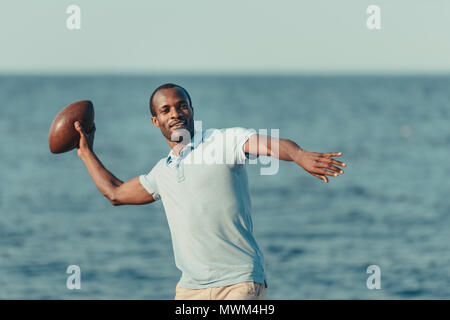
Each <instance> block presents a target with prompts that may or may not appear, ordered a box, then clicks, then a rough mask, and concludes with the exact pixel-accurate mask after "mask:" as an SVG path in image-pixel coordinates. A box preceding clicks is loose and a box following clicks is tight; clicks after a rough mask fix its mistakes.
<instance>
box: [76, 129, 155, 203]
mask: <svg viewBox="0 0 450 320" xmlns="http://www.w3.org/2000/svg"><path fill="white" fill-rule="evenodd" d="M74 126H75V129H76V130H77V131H78V133H79V134H80V142H79V144H78V151H77V152H78V156H79V157H80V158H81V159H82V160H83V162H84V164H85V165H86V168H87V170H88V172H89V174H90V175H91V177H92V180H94V183H95V185H96V186H97V188H98V189H99V190H100V192H101V193H102V194H103V195H104V196H105V197H106V198H107V199H108V200H109V201H110V202H111V204H112V205H114V206H117V205H123V204H146V203H151V202H153V201H155V199H154V198H153V196H152V195H151V194H149V193H148V192H147V190H145V189H144V187H143V186H142V185H141V183H140V182H139V177H136V178H133V179H131V180H129V181H127V182H123V181H121V180H119V179H117V178H116V177H115V176H114V175H113V174H112V173H111V172H109V171H108V170H107V169H106V168H105V167H104V166H103V164H102V163H101V162H100V160H99V159H98V158H97V156H96V155H95V153H94V151H93V145H94V134H95V126H94V130H93V131H92V132H91V133H89V134H86V133H85V132H84V130H83V128H82V127H81V125H80V123H79V122H78V121H76V122H75V123H74Z"/></svg>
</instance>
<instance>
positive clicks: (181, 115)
mask: <svg viewBox="0 0 450 320" xmlns="http://www.w3.org/2000/svg"><path fill="white" fill-rule="evenodd" d="M153 107H154V111H155V113H156V116H155V117H152V122H153V124H154V125H155V126H156V127H158V128H160V130H161V133H162V134H163V136H164V137H165V138H166V139H167V140H169V141H172V140H173V139H171V138H172V137H176V136H177V132H176V131H177V130H180V129H185V130H187V131H188V132H189V134H190V137H192V136H193V135H194V118H193V116H194V110H193V109H192V107H191V106H190V105H189V98H188V96H187V95H186V93H185V92H184V90H182V89H180V88H168V89H161V90H158V91H157V92H156V94H155V95H154V97H153ZM180 132H181V130H180ZM178 136H179V134H178Z"/></svg>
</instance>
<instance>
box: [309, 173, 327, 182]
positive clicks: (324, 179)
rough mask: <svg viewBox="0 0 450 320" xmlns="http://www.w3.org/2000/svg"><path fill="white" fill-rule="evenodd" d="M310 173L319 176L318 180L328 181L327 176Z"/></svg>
mask: <svg viewBox="0 0 450 320" xmlns="http://www.w3.org/2000/svg"><path fill="white" fill-rule="evenodd" d="M312 175H313V176H315V177H317V178H319V179H320V180H323V181H324V182H326V183H328V179H327V177H325V176H323V175H320V174H315V173H312Z"/></svg>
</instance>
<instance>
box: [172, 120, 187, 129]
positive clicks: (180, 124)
mask: <svg viewBox="0 0 450 320" xmlns="http://www.w3.org/2000/svg"><path fill="white" fill-rule="evenodd" d="M185 125H186V121H177V122H174V123H172V124H171V125H170V127H171V128H174V127H182V126H185Z"/></svg>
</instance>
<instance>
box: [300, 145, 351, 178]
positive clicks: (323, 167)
mask: <svg viewBox="0 0 450 320" xmlns="http://www.w3.org/2000/svg"><path fill="white" fill-rule="evenodd" d="M341 155H342V152H328V153H319V152H309V151H306V150H301V152H299V153H298V154H297V156H296V157H295V159H294V161H295V162H296V163H297V164H298V165H299V166H301V167H302V168H303V169H305V171H307V172H309V173H310V174H312V175H313V176H315V177H317V178H319V179H321V180H323V181H325V182H326V183H328V177H327V176H332V177H337V176H338V174H344V170H342V169H341V168H338V167H336V165H337V166H341V167H346V166H347V164H345V163H343V162H340V161H337V160H335V159H333V158H332V157H339V156H341Z"/></svg>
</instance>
